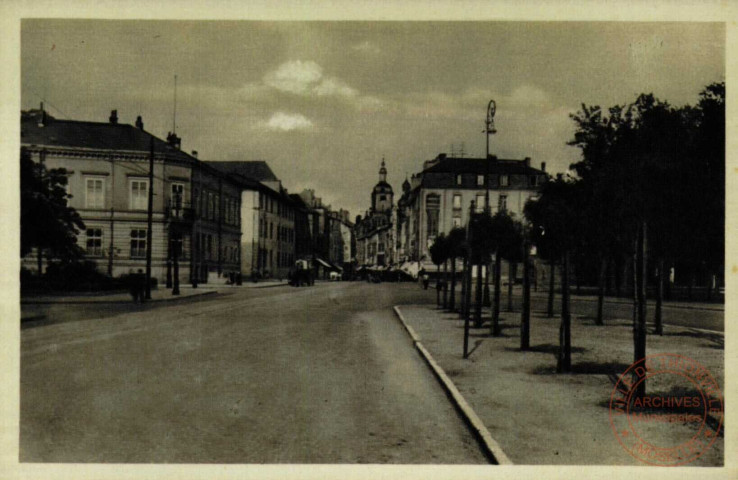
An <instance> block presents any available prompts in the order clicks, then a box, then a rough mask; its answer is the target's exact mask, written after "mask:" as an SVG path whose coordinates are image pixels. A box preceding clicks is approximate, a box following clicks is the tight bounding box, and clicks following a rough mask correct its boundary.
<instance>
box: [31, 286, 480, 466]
mask: <svg viewBox="0 0 738 480" xmlns="http://www.w3.org/2000/svg"><path fill="white" fill-rule="evenodd" d="M424 301H433V297H432V296H431V295H430V294H429V293H428V292H422V291H421V290H420V289H418V287H417V286H416V285H413V284H379V285H374V284H367V283H333V284H319V285H316V286H315V287H311V288H302V289H293V288H290V287H278V288H272V289H264V290H261V291H254V290H246V289H244V290H242V291H238V292H237V293H234V294H231V295H225V296H219V297H217V298H206V299H203V300H199V301H194V300H193V301H188V302H184V303H182V304H177V305H167V306H162V307H146V308H143V309H141V310H140V311H136V312H132V313H123V314H121V313H118V312H115V311H113V312H111V311H107V312H105V313H104V315H101V317H104V318H91V319H88V320H79V319H78V320H77V321H65V322H61V323H55V324H48V325H37V326H34V327H33V328H25V329H23V330H22V332H21V437H20V452H21V455H20V456H21V461H23V462H143V463H146V462H156V463H168V462H176V463H180V462H182V463H184V462H188V463H190V462H191V463H209V462H216V463H287V462H289V463H316V462H317V463H485V462H486V461H485V458H484V456H483V455H482V454H481V453H480V451H479V449H478V446H477V444H476V442H475V441H474V439H473V438H472V437H471V435H470V433H469V432H468V430H467V428H466V427H465V426H464V425H463V423H462V421H461V420H460V418H459V417H458V415H457V414H456V412H455V411H454V409H453V407H452V406H451V404H450V403H449V401H448V399H447V398H446V396H445V395H444V393H443V391H442V390H441V388H440V387H439V385H438V384H437V382H436V380H435V379H434V378H433V377H432V376H431V374H430V372H429V370H428V369H427V367H426V366H425V364H423V363H422V361H421V359H420V357H419V356H418V355H417V353H416V352H415V350H414V349H413V348H412V345H411V343H410V341H409V339H408V337H407V335H406V333H405V332H404V331H403V330H402V329H401V327H400V326H399V324H398V323H397V321H396V319H395V318H394V316H393V314H392V311H391V306H392V305H394V304H398V303H423V302H424ZM84 312H86V313H87V314H89V313H90V312H91V310H88V309H85V310H84ZM84 316H86V315H84ZM67 320H69V319H67Z"/></svg>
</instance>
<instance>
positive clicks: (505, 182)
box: [500, 175, 510, 187]
mask: <svg viewBox="0 0 738 480" xmlns="http://www.w3.org/2000/svg"><path fill="white" fill-rule="evenodd" d="M509 184H510V178H509V177H508V176H507V175H500V186H501V187H507V186H508V185H509Z"/></svg>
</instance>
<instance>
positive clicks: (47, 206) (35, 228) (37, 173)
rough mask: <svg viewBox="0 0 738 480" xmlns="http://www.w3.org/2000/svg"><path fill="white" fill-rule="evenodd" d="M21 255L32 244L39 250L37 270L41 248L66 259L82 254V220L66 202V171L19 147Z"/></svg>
mask: <svg viewBox="0 0 738 480" xmlns="http://www.w3.org/2000/svg"><path fill="white" fill-rule="evenodd" d="M20 177H21V178H20V180H21V257H25V256H26V255H28V254H29V253H30V252H31V251H32V250H33V249H34V248H35V249H36V252H37V254H38V257H37V260H38V271H39V274H40V273H41V271H42V263H43V252H47V253H48V255H49V257H51V258H58V259H61V260H63V261H65V262H69V261H73V260H76V259H79V258H80V257H82V255H83V252H82V249H80V248H79V246H78V245H77V240H76V239H77V235H78V234H79V232H80V230H83V229H84V228H85V224H84V222H83V221H82V218H81V217H80V216H79V214H78V213H77V211H76V210H75V209H73V208H72V207H70V206H68V205H67V200H68V199H69V198H71V196H70V195H69V194H68V193H67V192H66V188H65V186H66V185H67V171H66V170H65V169H63V168H54V169H48V168H46V165H45V164H44V163H43V162H39V163H37V162H34V161H33V160H32V159H31V155H30V153H29V152H28V151H27V150H26V149H25V148H23V149H21V156H20Z"/></svg>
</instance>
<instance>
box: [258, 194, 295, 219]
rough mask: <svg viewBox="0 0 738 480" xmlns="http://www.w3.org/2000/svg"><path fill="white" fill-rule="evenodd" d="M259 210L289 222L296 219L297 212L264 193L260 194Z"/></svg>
mask: <svg viewBox="0 0 738 480" xmlns="http://www.w3.org/2000/svg"><path fill="white" fill-rule="evenodd" d="M259 208H260V209H262V210H264V211H266V212H269V213H276V214H277V215H279V216H280V217H282V218H286V219H287V220H294V219H295V212H294V210H293V209H292V208H290V207H288V206H287V205H285V204H283V203H282V202H280V201H279V200H276V201H275V200H274V198H272V197H270V196H269V195H266V194H264V193H259Z"/></svg>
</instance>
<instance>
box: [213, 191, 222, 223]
mask: <svg viewBox="0 0 738 480" xmlns="http://www.w3.org/2000/svg"><path fill="white" fill-rule="evenodd" d="M214 197H215V196H214ZM214 199H215V204H214V208H213V216H214V217H215V220H220V198H219V197H215V198H214Z"/></svg>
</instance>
